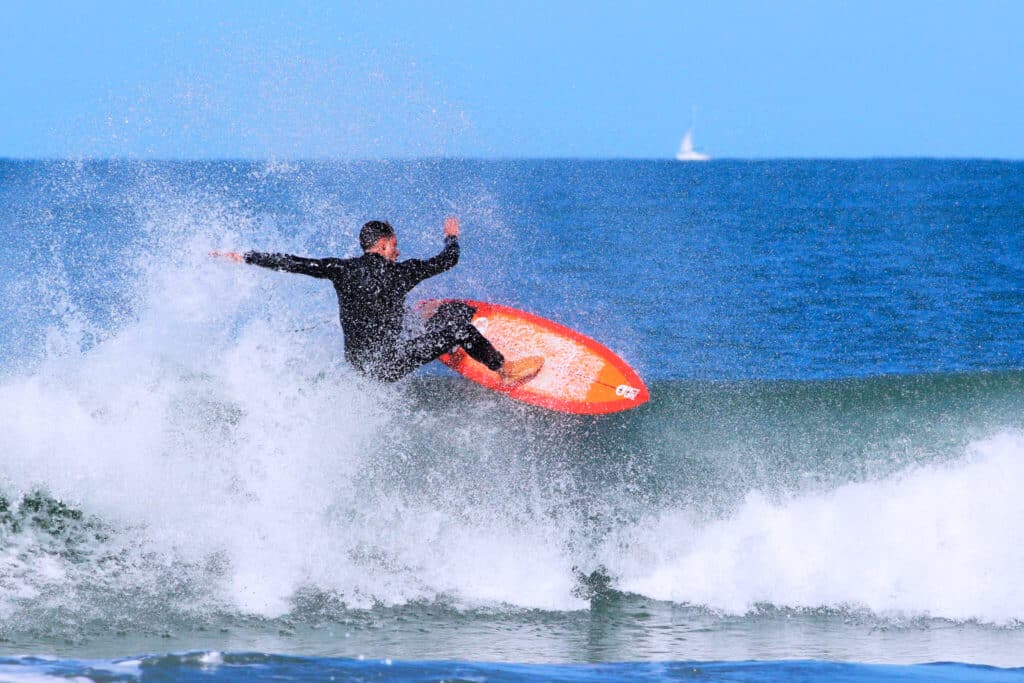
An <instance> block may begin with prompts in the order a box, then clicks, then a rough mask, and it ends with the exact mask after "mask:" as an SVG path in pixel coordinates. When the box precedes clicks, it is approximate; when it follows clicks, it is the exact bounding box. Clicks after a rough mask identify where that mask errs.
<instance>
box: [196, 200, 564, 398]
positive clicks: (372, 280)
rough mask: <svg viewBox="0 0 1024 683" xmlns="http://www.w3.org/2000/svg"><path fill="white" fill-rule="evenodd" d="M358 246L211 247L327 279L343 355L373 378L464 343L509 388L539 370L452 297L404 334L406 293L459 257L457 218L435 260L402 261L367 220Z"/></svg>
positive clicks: (387, 236) (390, 239)
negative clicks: (313, 254)
mask: <svg viewBox="0 0 1024 683" xmlns="http://www.w3.org/2000/svg"><path fill="white" fill-rule="evenodd" d="M359 246H360V247H362V249H363V255H362V256H358V257H356V258H350V259H338V258H323V259H315V258H305V257H302V256H291V255H289V254H270V253H263V252H258V251H247V252H245V253H244V254H242V253H238V252H221V251H214V252H211V256H215V257H219V258H227V259H229V260H232V261H235V262H236V263H242V262H245V263H250V264H252V265H256V266H262V267H264V268H270V269H273V270H279V271H285V272H288V273H300V274H302V275H310V276H312V277H316V278H322V279H325V280H330V281H331V283H332V284H333V285H334V290H335V291H336V292H337V294H338V309H339V316H340V318H341V328H342V330H343V331H344V333H345V358H346V359H347V360H348V362H349V363H351V364H352V366H353V367H355V368H356V369H357V370H358V371H359V372H361V373H362V374H364V375H366V376H368V377H372V378H374V379H378V380H381V381H384V382H393V381H395V380H397V379H400V378H401V377H404V376H405V375H407V374H409V373H410V372H412V371H413V370H415V369H416V368H418V367H419V366H421V365H425V364H426V363H429V362H430V361H432V360H434V359H436V358H437V357H438V356H440V355H442V354H445V353H449V352H451V351H453V350H454V349H455V348H456V347H459V346H461V347H462V348H463V349H465V350H466V353H467V354H469V356H470V357H471V358H473V359H475V360H477V361H479V362H480V363H482V364H484V365H485V366H487V367H488V368H490V369H491V370H493V371H495V372H497V373H498V376H499V377H500V378H501V383H502V385H503V386H505V387H514V386H519V385H521V384H525V383H526V382H528V381H530V380H531V379H533V378H534V377H535V376H536V375H537V373H538V372H540V368H541V365H542V364H543V362H544V359H543V358H541V357H540V356H531V357H528V358H522V359H518V360H505V358H504V356H502V354H501V353H500V352H499V351H498V350H497V349H496V348H494V346H493V345H492V344H491V343H490V342H489V341H488V340H487V339H486V338H485V337H484V336H483V335H482V334H480V332H479V331H478V330H477V329H476V327H474V326H473V323H472V320H473V314H474V313H476V310H475V309H474V308H473V307H472V306H469V305H468V304H465V303H462V302H457V301H448V302H444V303H442V304H440V305H439V306H437V307H436V310H433V311H426V313H427V314H428V315H429V316H430V317H429V319H428V320H427V321H426V324H425V329H424V330H423V332H422V334H419V335H407V334H406V333H405V295H406V294H408V293H409V292H410V291H411V290H412V289H413V287H415V286H416V285H418V284H419V283H420V282H422V281H423V280H426V279H427V278H429V277H433V276H434V275H438V274H440V273H443V272H445V271H446V270H449V269H450V268H452V267H453V266H454V265H455V264H456V263H458V261H459V219H458V218H455V217H449V218H446V219H445V222H444V248H443V249H442V250H441V253H439V254H438V255H437V256H434V257H433V258H429V259H407V260H405V261H399V260H398V255H399V252H398V236H397V235H396V234H395V230H394V228H392V227H391V224H390V223H387V222H386V221H369V222H368V223H366V224H365V225H363V227H362V229H361V230H360V231H359Z"/></svg>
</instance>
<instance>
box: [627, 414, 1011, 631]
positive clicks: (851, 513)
mask: <svg viewBox="0 0 1024 683" xmlns="http://www.w3.org/2000/svg"><path fill="white" fill-rule="evenodd" d="M1021 481H1024V435H1021V434H1018V433H1004V434H1001V435H999V436H996V437H994V438H991V439H988V440H985V441H981V442H977V443H975V444H973V446H972V447H971V449H970V452H969V453H967V454H965V455H964V457H963V458H962V459H961V460H959V461H957V462H955V463H952V464H947V465H942V466H930V467H921V468H916V469H913V470H911V471H907V472H904V473H902V474H900V475H898V476H895V477H892V478H889V479H886V480H884V481H873V482H864V483H856V484H848V485H846V486H842V487H840V488H838V489H836V490H833V491H830V492H828V493H822V494H820V495H814V496H807V497H802V498H797V499H793V500H789V501H786V502H784V503H772V502H769V500H768V499H767V498H766V497H765V496H763V495H761V494H758V493H751V494H750V495H749V496H748V497H747V499H746V501H745V503H744V504H743V505H742V506H741V508H740V509H739V510H738V511H737V512H736V513H735V514H734V515H732V516H730V517H729V518H727V519H722V520H717V521H714V522H711V523H695V522H694V520H693V519H692V518H691V517H690V516H689V515H688V514H687V513H686V512H685V511H675V512H667V513H662V514H658V515H653V516H651V517H650V518H648V519H645V520H644V521H643V522H641V523H640V524H637V525H635V526H633V527H631V528H629V529H624V530H620V531H619V533H618V534H617V537H616V541H617V542H618V543H619V544H620V545H621V547H622V548H625V549H626V550H625V551H624V552H615V554H614V556H613V557H609V562H608V565H609V568H610V569H612V571H614V572H615V573H617V574H618V575H619V576H620V579H621V582H620V585H619V587H620V588H622V589H624V590H629V591H635V592H637V593H641V594H643V595H646V596H650V597H653V598H658V599H662V600H671V601H675V602H683V603H692V604H698V605H705V606H709V607H711V608H714V609H719V610H723V611H725V612H730V613H744V612H747V611H748V610H751V609H752V608H754V607H755V605H757V604H758V603H767V604H772V605H776V606H786V607H795V608H816V607H834V608H837V607H838V608H843V607H852V608H867V609H870V610H872V611H874V612H876V613H878V614H882V615H887V614H893V615H899V616H932V617H939V618H948V619H954V620H969V619H973V620H980V621H984V622H990V623H997V624H1007V623H1013V622H1017V621H1020V620H1021V619H1022V618H1024V592H1021V591H1020V589H1019V581H1018V580H1017V579H1018V577H1019V576H1020V573H1021V570H1022V569H1024V544H1022V543H1021V542H1020V529H1021V527H1022V524H1024V497H1022V496H1021V495H1020V490H1019V484H1020V482H1021Z"/></svg>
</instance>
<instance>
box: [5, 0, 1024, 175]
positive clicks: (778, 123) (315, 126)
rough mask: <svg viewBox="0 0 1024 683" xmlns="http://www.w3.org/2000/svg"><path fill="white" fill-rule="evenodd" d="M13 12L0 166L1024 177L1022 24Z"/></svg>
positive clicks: (658, 16) (993, 20)
mask: <svg viewBox="0 0 1024 683" xmlns="http://www.w3.org/2000/svg"><path fill="white" fill-rule="evenodd" d="M93 4H94V3H87V2H78V3H67V4H65V3H60V4H58V3H53V2H31V1H26V0H6V2H3V3H0V26H3V27H4V28H3V31H2V35H0V156H7V157H65V156H72V157H78V156H101V157H106V156H135V157H159V158H219V157H257V158H266V157H278V158H280V157H284V158H296V157H299V158H309V157H334V158H381V157H389V158H390V157H417V156H472V157H599V158H606V157H630V158H634V157H640V158H669V157H671V156H672V155H673V154H674V152H675V149H676V147H677V146H678V144H679V139H680V137H681V136H682V134H683V132H684V131H685V130H686V128H687V127H688V126H689V125H690V122H691V116H692V112H693V111H694V109H695V110H696V139H697V146H698V148H703V149H704V150H705V151H708V152H710V153H711V154H712V155H714V156H716V157H870V156H938V157H949V156H953V157H996V158H1014V159H1020V158H1024V2H1016V1H1005V2H991V1H984V0H982V1H975V2H966V1H965V2H943V1H942V0H932V1H928V2H925V1H906V2H900V1H898V0H887V1H884V2H873V1H856V2H853V1H851V2H842V1H835V2H828V1H826V0H821V1H817V2H809V1H808V2H804V1H800V2H781V1H780V2H767V1H765V2H703V3H688V2H639V3H636V4H634V3H625V2H621V0H619V1H616V2H599V1H594V2H568V1H567V2H558V1H557V0H549V1H547V2H534V1H532V0H525V1H524V0H515V1H514V2H486V1H484V0H479V1H463V0H452V1H450V2H443V1H431V2H427V1H424V2H395V1H390V2H389V1H374V2H341V1H340V0H338V1H336V2H287V3H285V2H281V3H271V2H216V1H214V2H160V1H157V0H153V1H147V2H138V1H137V0H136V1H133V2H117V3H115V2H106V3H102V2H101V3H95V4H96V6H93Z"/></svg>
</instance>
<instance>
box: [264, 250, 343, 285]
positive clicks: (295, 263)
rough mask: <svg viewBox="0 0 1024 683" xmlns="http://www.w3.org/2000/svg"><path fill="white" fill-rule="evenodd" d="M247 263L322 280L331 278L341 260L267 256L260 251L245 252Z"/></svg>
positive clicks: (286, 255)
mask: <svg viewBox="0 0 1024 683" xmlns="http://www.w3.org/2000/svg"><path fill="white" fill-rule="evenodd" d="M245 262H246V263H251V264H252V265H254V266H263V267H264V268H270V269H272V270H281V271H284V272H286V273H299V274H300V275H310V276H312V277H322V278H330V277H331V276H332V275H333V274H334V273H336V272H337V269H338V268H339V266H340V264H341V261H340V260H338V259H334V258H305V257H303V256H292V255H291V254H265V253H263V252H259V251H247V252H245Z"/></svg>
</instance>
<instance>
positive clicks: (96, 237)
mask: <svg viewBox="0 0 1024 683" xmlns="http://www.w3.org/2000/svg"><path fill="white" fill-rule="evenodd" d="M0 193H2V194H0V226H2V227H0V230H2V231H3V232H2V233H0V234H3V235H4V236H5V237H6V239H5V240H4V245H3V247H2V248H0V264H2V265H3V266H4V271H5V273H7V276H6V277H5V278H4V279H3V280H0V282H6V284H7V285H8V287H10V285H11V282H10V280H11V274H12V273H20V274H22V275H24V273H25V272H26V270H29V271H32V270H35V269H53V268H55V267H59V268H62V269H64V271H65V272H66V275H67V278H68V287H69V289H70V290H71V292H70V294H71V300H72V301H74V302H75V303H78V304H80V305H86V306H89V305H92V306H110V305H113V304H115V303H121V302H118V301H116V299H117V297H118V295H119V294H123V292H122V291H119V290H118V289H117V288H110V287H109V286H108V283H109V278H110V277H111V273H110V269H111V266H112V265H123V264H112V263H110V261H111V260H112V259H113V260H116V259H117V257H118V255H120V254H122V253H123V251H124V249H125V245H126V244H136V246H137V248H138V249H142V250H152V249H153V248H154V246H155V245H154V244H153V241H157V242H159V241H160V240H164V239H168V240H169V239H179V240H185V239H186V238H187V236H188V234H189V229H188V228H186V227H185V226H183V225H181V223H180V222H178V221H180V220H185V221H188V222H194V223H197V224H194V225H192V226H191V230H192V231H201V232H202V233H204V234H206V235H211V236H217V235H218V234H219V235H220V239H219V242H220V244H219V245H218V246H232V247H237V248H239V249H246V248H254V249H262V250H273V251H278V250H292V251H296V252H300V253H302V254H306V255H312V256H327V255H351V254H354V253H355V252H356V243H355V242H356V240H355V237H356V234H357V231H358V228H359V226H360V225H361V224H362V222H363V221H364V220H367V219H369V218H382V219H387V220H390V221H391V222H392V223H393V224H394V225H395V226H396V227H397V229H398V231H399V236H400V238H401V241H402V244H401V246H402V250H403V252H404V254H405V255H406V256H425V255H430V254H433V253H435V252H436V251H437V250H438V249H439V247H440V225H441V220H442V219H443V217H444V216H445V215H446V214H449V213H452V214H458V215H460V216H461V217H462V218H463V220H464V238H463V247H464V249H463V260H462V263H461V264H460V265H459V267H458V268H457V269H456V270H455V271H453V272H452V273H451V274H450V275H447V276H445V277H444V278H442V279H439V280H438V281H437V282H434V283H431V284H430V285H429V286H428V287H426V288H425V289H424V295H427V294H428V293H429V294H434V293H439V292H440V293H447V294H450V295H458V296H467V297H476V298H484V299H489V300H497V301H503V302H508V303H512V304H517V305H521V306H523V307H526V308H528V309H530V310H534V311H537V312H539V313H541V314H544V315H546V316H550V317H552V318H554V319H556V320H560V321H561V322H563V323H565V324H567V325H569V326H572V327H576V328H579V329H581V330H583V331H584V332H587V333H589V334H591V335H592V336H596V337H598V338H599V339H602V340H604V341H606V342H607V344H608V345H609V346H611V347H612V348H614V349H616V350H618V351H621V352H622V353H623V354H624V355H625V356H626V357H627V358H628V359H630V360H631V361H633V362H634V363H636V364H637V365H638V366H640V367H641V368H642V369H643V370H644V372H645V374H646V376H648V377H651V378H701V379H739V378H758V379H779V378H785V379H807V378H828V377H850V376H866V375H876V374H905V373H920V372H931V373H943V372H964V371H979V370H1002V369H1016V368H1019V367H1021V364H1022V362H1024V341H1022V335H1021V334H1020V330H1021V329H1022V326H1024V286H1022V285H1024V268H1022V265H1021V259H1020V254H1021V253H1024V230H1021V225H1022V221H1024V208H1022V207H1024V164H1022V163H1010V162H982V161H933V160H905V161H900V160H894V161H764V162H739V161H736V162H729V161H723V162H716V163H712V164H681V163H673V162H656V161H650V162H642V161H622V162H615V161H608V162H602V161H521V162H505V161H502V162H498V161H494V162H482V161H481V162H471V161H450V160H438V161H423V162H365V163H347V164H343V163H301V164H293V165H286V164H279V165H276V166H275V165H270V164H260V163H251V162H248V163H241V162H238V163H233V162H210V163H195V162H191V163H185V162H182V163H160V164H140V163H128V162H123V163H118V162H102V163H101V162H94V163H91V162H86V163H83V164H73V163H70V162H61V163H57V162H15V161H6V162H0ZM164 221H166V222H164ZM145 225H149V226H150V228H151V230H150V234H149V235H148V236H147V237H146V238H143V239H140V233H141V232H142V228H143V226H145ZM153 233H156V234H153ZM147 240H148V242H147ZM152 256H153V258H167V257H168V254H167V253H166V252H161V251H159V250H158V251H156V252H155V253H153V254H152ZM321 284H322V283H321ZM275 285H276V289H277V290H278V291H281V292H282V294H281V296H285V295H286V294H285V293H291V292H297V291H301V292H308V293H310V295H312V293H313V292H314V291H316V292H319V294H318V296H317V301H316V304H317V307H318V308H319V309H321V312H322V316H323V318H324V319H325V320H329V319H331V317H332V315H333V305H332V301H331V296H332V293H331V292H330V291H325V290H329V288H325V287H317V286H316V285H314V284H310V283H302V282H296V281H294V278H293V279H292V280H288V279H284V280H279V281H276V282H275ZM112 299H113V300H114V301H111V300H112ZM24 315H25V311H23V310H20V309H19V308H18V307H14V308H13V310H12V309H10V308H8V307H5V308H4V309H3V316H4V319H5V320H10V321H13V322H22V321H23V318H22V317H21V316H24ZM8 333H11V330H10V329H9V330H8Z"/></svg>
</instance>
